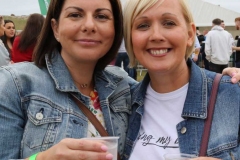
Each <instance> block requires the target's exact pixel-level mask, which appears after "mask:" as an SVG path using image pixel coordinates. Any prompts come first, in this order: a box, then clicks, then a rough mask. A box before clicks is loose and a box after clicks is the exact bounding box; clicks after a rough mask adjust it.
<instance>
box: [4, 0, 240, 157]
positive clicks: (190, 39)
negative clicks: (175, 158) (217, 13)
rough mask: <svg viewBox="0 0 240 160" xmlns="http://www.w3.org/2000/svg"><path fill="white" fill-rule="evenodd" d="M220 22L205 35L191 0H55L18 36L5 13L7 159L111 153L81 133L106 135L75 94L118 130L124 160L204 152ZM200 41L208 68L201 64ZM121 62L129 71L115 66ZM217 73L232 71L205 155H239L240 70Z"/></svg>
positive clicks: (229, 70) (228, 70)
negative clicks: (141, 72)
mask: <svg viewBox="0 0 240 160" xmlns="http://www.w3.org/2000/svg"><path fill="white" fill-rule="evenodd" d="M219 20H220V21H219ZM219 22H220V24H219ZM235 22H236V27H238V28H240V19H239V18H236V21H235ZM213 23H214V26H213V29H212V30H211V31H209V33H208V34H206V35H205V36H204V38H202V39H200V38H199V37H200V35H197V30H196V29H197V28H196V25H195V23H194V20H193V17H192V14H191V12H190V10H189V9H188V7H187V5H186V2H185V1H184V0H178V1H176V0H144V1H139V0H130V1H128V2H127V4H126V6H125V7H124V9H122V6H121V3H120V0H111V1H109V0H94V1H85V0H78V1H72V0H64V1H59V0H51V1H50V5H49V8H48V13H47V16H46V18H44V17H43V16H41V15H39V14H32V15H30V17H29V18H28V21H27V24H26V27H25V28H24V30H23V31H22V32H21V33H20V34H19V35H16V33H15V26H14V23H13V22H12V21H11V22H9V21H6V20H5V21H4V19H3V17H2V16H0V36H2V37H4V38H3V39H2V41H0V55H1V57H3V58H0V62H1V63H2V64H1V66H2V67H1V68H0V77H1V81H0V93H1V96H0V122H1V125H0V130H1V131H2V133H1V134H0V148H1V150H0V157H1V159H25V160H55V159H62V160H70V159H71V160H75V159H76V160H77V159H85V160H111V159H113V155H112V154H110V153H109V152H108V150H109V149H110V148H108V147H107V146H106V145H104V144H102V143H101V142H96V141H92V140H90V139H88V140H86V139H82V138H84V137H99V136H101V135H100V133H99V131H98V130H97V129H96V127H95V126H94V124H92V123H91V122H90V121H89V119H88V118H87V116H86V115H84V112H82V110H81V109H80V108H79V107H78V105H77V103H76V101H75V99H77V101H79V102H80V103H81V104H83V105H85V106H86V107H87V108H88V109H89V110H90V111H91V112H92V113H93V114H94V116H96V118H97V119H98V121H99V122H100V124H101V125H102V126H103V127H104V128H105V129H106V131H107V132H108V134H109V136H117V137H119V141H118V153H119V155H120V159H122V160H141V159H142V160H145V159H151V160H157V159H160V160H163V159H164V158H163V156H164V154H167V153H186V154H192V155H196V156H199V150H200V145H201V140H202V134H203V132H204V131H203V130H204V122H205V120H206V118H207V117H208V103H209V99H210V94H211V91H212V86H213V80H214V77H215V76H216V71H215V72H214V71H209V70H211V69H212V68H214V67H213V65H212V64H211V63H215V62H216V64H215V65H222V64H218V63H217V62H218V61H214V60H215V58H216V57H215V54H217V53H216V51H215V50H212V49H210V48H215V47H216V46H215V47H213V46H212V45H213V44H215V43H216V42H217V41H218V39H216V37H214V35H215V31H216V30H217V31H219V32H223V33H221V34H223V35H224V37H225V38H226V39H227V40H228V39H230V38H229V35H228V34H227V33H226V32H224V31H223V30H224V29H223V28H222V27H221V23H223V22H222V20H221V19H216V20H213ZM220 27H221V28H220ZM33 28H34V29H33ZM33 31H34V32H35V33H32V32H33ZM211 32H214V33H211ZM217 35H220V34H217ZM123 37H124V40H123ZM212 37H213V38H212ZM212 39H214V40H215V41H214V43H212ZM197 40H200V42H199V44H196V41H197ZM219 41H220V40H219ZM229 41H230V40H229ZM229 41H227V42H229ZM229 43H230V42H229ZM121 44H122V50H119V48H120V46H121ZM203 44H204V45H205V49H204V52H205V54H206V59H207V60H208V62H210V63H209V70H207V69H202V68H200V67H199V66H198V65H197V64H195V63H197V60H198V55H199V53H201V50H203V49H202V46H203ZM227 44H228V43H227ZM215 45H217V44H215ZM229 45H230V44H229ZM124 46H125V47H124ZM221 47H222V46H221ZM230 48H231V50H232V49H234V50H240V47H238V46H237V47H233V46H232V44H231V45H230ZM217 50H218V49H217ZM226 51H229V52H230V49H229V50H228V49H226ZM123 53H124V55H123ZM226 54H227V53H226ZM126 55H127V58H128V61H127V60H124V63H123V64H122V62H120V63H119V61H120V60H119V59H118V57H123V56H126ZM116 58H117V59H116ZM1 60H3V62H2V61H1ZM114 60H115V61H116V62H115V63H116V64H117V65H118V66H120V67H122V65H123V69H121V68H120V67H117V66H114V65H109V64H110V63H112V62H113V61H114ZM17 62H24V63H17ZM224 62H225V61H224ZM138 63H140V64H141V65H143V66H144V67H145V68H146V69H147V71H148V72H147V74H146V75H145V76H144V79H143V80H142V81H141V82H137V81H135V80H134V79H135V78H136V77H135V76H136V75H133V76H132V78H131V72H130V69H131V68H134V67H135V66H136V65H137V64H138ZM224 65H225V64H224ZM215 68H216V66H215ZM132 71H133V70H132ZM134 72H135V71H134ZM219 72H221V73H223V74H225V76H223V77H222V78H221V81H220V84H219V90H218V92H217V99H216V103H215V111H214V115H213V121H212V127H211V133H210V138H209V143H208V148H207V154H206V155H205V157H199V158H198V159H199V160H217V159H224V160H233V159H240V141H239V139H240V133H239V131H240V98H239V94H240V88H239V80H240V69H239V68H225V69H221V71H219Z"/></svg>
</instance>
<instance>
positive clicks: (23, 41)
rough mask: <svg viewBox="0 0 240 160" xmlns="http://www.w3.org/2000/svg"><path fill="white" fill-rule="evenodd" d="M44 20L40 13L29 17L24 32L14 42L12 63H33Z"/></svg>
mask: <svg viewBox="0 0 240 160" xmlns="http://www.w3.org/2000/svg"><path fill="white" fill-rule="evenodd" d="M44 19H45V18H44V17H43V16H42V15H41V14H38V13H34V14H31V15H30V16H29V17H28V20H27V23H26V25H25V27H24V29H23V31H22V32H21V33H20V34H19V35H18V36H16V38H15V40H14V42H13V48H12V61H13V62H14V63H16V62H23V61H29V62H32V54H33V50H34V47H35V45H36V43H37V40H38V37H39V35H40V32H41V29H42V26H43V23H44Z"/></svg>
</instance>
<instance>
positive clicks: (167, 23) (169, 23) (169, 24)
mask: <svg viewBox="0 0 240 160" xmlns="http://www.w3.org/2000/svg"><path fill="white" fill-rule="evenodd" d="M163 25H164V26H175V25H176V24H175V23H174V22H173V21H166V22H164V23H163Z"/></svg>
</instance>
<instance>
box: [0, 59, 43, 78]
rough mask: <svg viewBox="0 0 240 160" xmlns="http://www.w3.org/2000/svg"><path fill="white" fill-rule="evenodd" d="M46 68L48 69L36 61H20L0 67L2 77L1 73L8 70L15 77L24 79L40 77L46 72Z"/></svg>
mask: <svg viewBox="0 0 240 160" xmlns="http://www.w3.org/2000/svg"><path fill="white" fill-rule="evenodd" d="M44 70H46V69H44V68H43V69H40V68H38V67H37V66H36V65H35V64H34V63H31V62H20V63H14V64H11V65H7V66H3V67H2V68H1V69H0V77H1V74H4V73H6V72H8V73H10V75H11V76H12V77H13V78H16V79H24V81H25V80H28V79H39V78H40V77H42V76H43V74H45V71H44ZM40 79H41V78H40Z"/></svg>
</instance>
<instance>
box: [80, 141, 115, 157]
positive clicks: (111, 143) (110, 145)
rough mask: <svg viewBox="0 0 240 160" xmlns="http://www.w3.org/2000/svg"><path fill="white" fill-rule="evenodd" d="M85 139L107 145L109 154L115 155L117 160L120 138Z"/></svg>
mask: <svg viewBox="0 0 240 160" xmlns="http://www.w3.org/2000/svg"><path fill="white" fill-rule="evenodd" d="M83 139H87V140H93V141H99V142H101V143H103V144H105V145H106V146H107V147H108V152H109V153H111V154H112V155H113V160H117V153H118V139H119V137H91V138H83Z"/></svg>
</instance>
